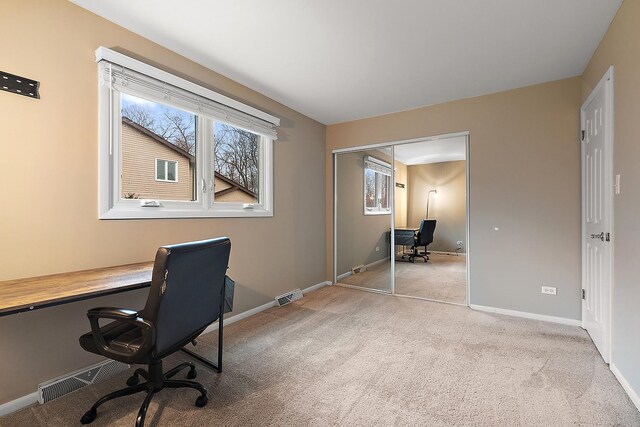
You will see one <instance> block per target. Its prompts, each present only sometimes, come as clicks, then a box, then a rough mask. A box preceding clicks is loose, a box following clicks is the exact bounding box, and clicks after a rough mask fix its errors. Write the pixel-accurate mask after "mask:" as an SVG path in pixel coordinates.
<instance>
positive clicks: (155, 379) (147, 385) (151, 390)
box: [80, 361, 208, 427]
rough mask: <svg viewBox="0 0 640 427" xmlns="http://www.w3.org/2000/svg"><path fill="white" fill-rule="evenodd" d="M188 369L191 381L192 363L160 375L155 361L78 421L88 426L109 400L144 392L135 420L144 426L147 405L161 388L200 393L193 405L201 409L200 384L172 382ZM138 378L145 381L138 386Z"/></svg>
mask: <svg viewBox="0 0 640 427" xmlns="http://www.w3.org/2000/svg"><path fill="white" fill-rule="evenodd" d="M186 368H189V372H188V373H187V378H188V379H193V378H195V377H196V376H197V372H196V367H195V366H194V364H193V363H182V364H180V365H178V366H176V367H175V368H173V369H171V370H169V371H167V372H166V373H164V374H163V373H162V361H156V362H153V363H150V364H149V370H148V371H147V370H144V369H142V368H139V369H136V370H135V371H134V372H133V375H132V376H131V377H129V379H127V385H128V386H129V387H127V388H123V389H121V390H118V391H114V392H113V393H109V394H107V395H106V396H103V397H102V398H101V399H99V400H98V401H97V402H96V403H94V404H93V406H92V407H91V409H89V410H88V411H87V412H86V413H85V414H84V415H83V416H82V418H81V419H80V422H81V423H82V424H89V423H91V422H93V420H95V419H96V416H97V415H98V407H99V406H100V405H102V404H103V403H105V402H108V401H109V400H112V399H116V398H118V397H123V396H129V395H132V394H135V393H139V392H141V391H146V393H147V396H146V397H145V399H144V401H143V402H142V406H141V407H140V410H139V411H138V416H137V418H136V427H142V426H144V419H145V417H146V415H147V410H148V409H149V404H150V403H151V399H153V396H154V395H155V394H156V393H158V392H159V391H160V390H162V389H163V388H165V387H166V388H182V387H188V388H192V389H195V390H198V391H199V392H200V396H198V398H197V399H196V402H195V405H196V406H197V407H199V408H202V407H203V406H205V405H206V404H207V401H208V398H207V390H206V389H205V388H204V387H203V386H202V384H200V383H197V382H195V381H184V380H172V379H170V378H172V377H173V376H175V375H176V374H177V373H178V372H180V371H182V370H184V369H186ZM140 377H143V378H144V379H146V380H147V381H145V382H143V383H142V384H139V381H140Z"/></svg>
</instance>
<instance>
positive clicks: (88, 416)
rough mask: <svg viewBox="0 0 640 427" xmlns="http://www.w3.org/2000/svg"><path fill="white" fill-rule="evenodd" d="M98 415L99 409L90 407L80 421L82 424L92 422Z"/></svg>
mask: <svg viewBox="0 0 640 427" xmlns="http://www.w3.org/2000/svg"><path fill="white" fill-rule="evenodd" d="M97 415H98V411H96V410H95V409H89V410H88V411H87V412H85V414H84V415H83V416H82V418H80V422H81V423H82V424H90V423H92V422H93V420H95V419H96V416H97Z"/></svg>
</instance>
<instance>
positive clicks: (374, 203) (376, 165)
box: [364, 156, 391, 215]
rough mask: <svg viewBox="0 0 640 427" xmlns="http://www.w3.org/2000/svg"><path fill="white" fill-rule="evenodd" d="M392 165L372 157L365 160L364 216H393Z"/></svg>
mask: <svg viewBox="0 0 640 427" xmlns="http://www.w3.org/2000/svg"><path fill="white" fill-rule="evenodd" d="M390 194H391V165H390V164H389V163H387V162H384V161H382V160H380V159H377V158H375V157H371V156H365V158H364V214H365V215H390V214H391V201H390Z"/></svg>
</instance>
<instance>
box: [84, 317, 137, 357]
mask: <svg viewBox="0 0 640 427" xmlns="http://www.w3.org/2000/svg"><path fill="white" fill-rule="evenodd" d="M100 331H101V332H102V335H103V336H104V339H105V341H106V343H107V345H108V346H110V347H113V348H114V349H115V350H118V351H122V352H125V353H130V354H132V355H133V354H134V353H135V352H137V351H138V350H139V349H140V347H141V346H142V343H143V336H142V330H141V329H140V328H138V327H137V326H135V325H132V324H130V323H125V322H118V321H114V322H111V323H108V324H106V325H104V326H103V327H101V328H100ZM80 346H82V348H83V349H85V350H86V351H88V352H91V353H95V354H100V351H99V350H98V346H97V344H96V341H95V340H94V339H93V333H91V332H87V333H86V334H84V335H82V336H81V337H80ZM147 359H148V358H145V359H144V360H143V361H141V362H140V363H147V362H148V360H147Z"/></svg>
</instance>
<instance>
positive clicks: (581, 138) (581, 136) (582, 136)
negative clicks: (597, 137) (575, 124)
mask: <svg viewBox="0 0 640 427" xmlns="http://www.w3.org/2000/svg"><path fill="white" fill-rule="evenodd" d="M580 141H584V131H581V134H580Z"/></svg>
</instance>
